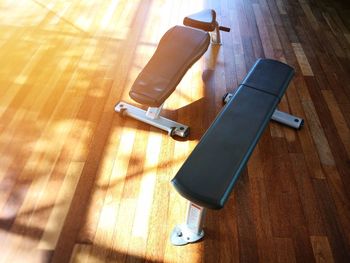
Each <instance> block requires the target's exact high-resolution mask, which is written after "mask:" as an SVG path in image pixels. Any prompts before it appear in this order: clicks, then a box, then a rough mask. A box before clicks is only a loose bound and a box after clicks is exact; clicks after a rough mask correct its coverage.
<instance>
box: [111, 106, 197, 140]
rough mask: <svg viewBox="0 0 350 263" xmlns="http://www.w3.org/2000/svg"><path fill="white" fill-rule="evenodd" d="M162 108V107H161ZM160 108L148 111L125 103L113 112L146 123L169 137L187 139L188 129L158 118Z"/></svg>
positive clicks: (116, 107) (160, 117) (179, 124)
mask: <svg viewBox="0 0 350 263" xmlns="http://www.w3.org/2000/svg"><path fill="white" fill-rule="evenodd" d="M161 107H162V106H161ZM161 107H159V108H153V107H150V108H148V111H145V110H142V109H140V108H137V107H135V106H133V105H130V104H128V103H125V102H119V103H118V104H117V105H116V106H115V108H114V110H115V111H116V112H119V113H121V114H122V115H125V116H130V117H132V118H134V119H136V120H139V121H142V122H145V123H148V124H150V125H152V126H154V127H157V128H159V129H162V130H164V131H167V132H168V134H169V135H170V136H174V135H177V136H179V137H187V136H188V134H189V131H190V128H189V127H188V126H186V125H184V124H181V123H178V122H175V121H172V120H169V119H167V118H164V117H162V116H159V114H160V111H161Z"/></svg>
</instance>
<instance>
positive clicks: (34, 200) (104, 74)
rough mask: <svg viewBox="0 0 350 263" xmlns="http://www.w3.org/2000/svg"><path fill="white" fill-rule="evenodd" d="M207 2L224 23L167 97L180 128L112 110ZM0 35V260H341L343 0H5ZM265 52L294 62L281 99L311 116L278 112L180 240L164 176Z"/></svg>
mask: <svg viewBox="0 0 350 263" xmlns="http://www.w3.org/2000/svg"><path fill="white" fill-rule="evenodd" d="M204 8H214V9H215V10H216V11H217V13H218V20H219V22H221V24H223V25H225V26H230V27H231V29H232V30H231V32H230V33H223V34H222V38H223V45H222V46H211V47H210V48H209V50H208V51H207V52H206V54H205V55H204V56H203V57H202V58H201V59H200V60H199V61H198V62H197V63H196V64H195V65H194V66H193V67H192V68H191V69H190V70H189V72H188V73H187V74H186V76H185V77H184V79H183V81H182V82H181V83H180V85H179V86H178V88H177V89H176V91H175V92H174V94H173V95H172V96H171V97H170V98H169V100H167V102H166V105H165V110H164V115H165V116H168V117H170V118H173V119H175V120H178V121H180V122H183V123H186V124H188V125H189V126H191V135H190V137H189V139H188V140H174V139H172V138H170V137H168V136H167V135H166V134H165V133H164V132H161V131H159V130H157V129H155V128H150V127H149V126H148V125H145V124H141V123H139V122H137V121H135V120H132V119H129V118H122V117H120V116H119V115H118V114H117V113H115V112H114V105H115V104H116V103H117V102H118V101H119V100H121V99H122V100H125V101H128V102H132V101H131V99H130V98H129V97H128V91H129V89H130V86H131V85H132V83H133V81H134V79H135V78H136V76H137V74H138V72H140V70H141V69H142V68H143V67H144V65H145V64H146V62H147V61H148V59H149V58H150V56H151V55H152V54H153V52H154V50H155V48H156V46H157V43H158V41H159V39H160V37H161V36H162V35H163V34H164V32H165V31H166V30H167V29H169V28H170V27H171V26H173V25H175V24H181V23H182V19H183V17H184V16H185V15H187V14H190V13H192V12H195V11H199V10H201V9H204ZM0 47H1V48H0V61H1V68H0V120H1V121H0V261H1V262H26V263H28V262H143V261H148V262H350V194H349V188H350V3H349V2H348V1H346V0H343V1H340V0H338V1H331V0H299V1H294V0H221V1H216V0H211V1H206V0H196V1H186V0H182V1H177V0H168V1H166V0H99V1H86V0H85V1H84V0H71V1H63V0H18V1H12V0H0ZM259 57H268V58H274V59H278V60H280V61H283V62H287V63H288V64H289V65H291V66H293V67H294V68H295V69H296V76H295V78H294V80H293V82H292V84H291V85H290V87H289V89H288V91H287V94H286V96H285V97H284V99H283V100H282V102H281V104H280V109H282V110H285V111H288V112H291V113H292V114H294V115H297V116H301V117H303V118H305V127H304V128H303V129H302V130H300V131H295V130H292V129H290V128H287V127H283V126H281V125H279V124H276V123H272V122H271V123H270V125H269V127H268V128H267V130H266V132H265V133H264V136H263V138H262V139H261V140H260V142H259V144H258V146H257V148H256V149H255V151H254V154H253V156H252V158H251V159H250V161H249V165H248V168H247V171H246V172H245V173H244V174H243V175H242V176H241V177H240V179H239V181H238V183H237V184H236V186H235V190H234V191H233V193H232V195H231V198H230V199H229V201H228V203H227V204H226V206H225V208H224V209H222V210H220V211H209V212H208V214H207V218H206V228H205V231H206V237H205V239H204V240H203V241H202V242H199V243H196V244H193V245H189V246H185V247H174V246H172V245H171V244H170V242H169V236H170V233H171V230H172V228H173V227H174V226H175V224H177V223H181V222H182V221H183V219H184V216H185V210H186V201H185V200H184V199H183V198H182V197H180V195H179V194H178V193H177V192H176V191H175V189H174V188H173V187H172V186H171V184H170V180H171V178H173V176H174V175H175V173H176V171H177V170H178V169H179V167H180V166H181V164H182V163H183V162H184V160H185V159H186V157H187V156H188V155H189V153H190V152H191V150H192V149H193V148H194V147H195V145H196V144H197V143H198V141H199V139H200V137H201V136H202V135H203V133H204V131H205V130H206V129H207V128H208V126H209V125H210V123H211V121H212V120H213V118H214V117H215V116H216V114H217V113H218V112H219V111H220V109H221V107H222V105H221V98H222V95H224V94H225V93H226V92H227V91H234V89H235V88H236V87H237V85H238V84H239V83H240V81H241V80H242V79H243V77H244V76H245V74H246V73H247V71H248V70H249V69H250V67H251V66H252V65H253V63H254V62H255V60H256V59H257V58H259ZM169 63H171V61H169ZM232 136H235V134H234V131H232ZM214 176H215V175H214Z"/></svg>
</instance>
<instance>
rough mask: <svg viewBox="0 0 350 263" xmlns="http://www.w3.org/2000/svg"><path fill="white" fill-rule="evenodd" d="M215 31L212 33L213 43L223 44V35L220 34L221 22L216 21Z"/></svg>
mask: <svg viewBox="0 0 350 263" xmlns="http://www.w3.org/2000/svg"><path fill="white" fill-rule="evenodd" d="M214 32H215V33H210V35H211V43H213V44H215V45H221V35H220V27H219V24H218V23H217V22H216V26H215V31H214Z"/></svg>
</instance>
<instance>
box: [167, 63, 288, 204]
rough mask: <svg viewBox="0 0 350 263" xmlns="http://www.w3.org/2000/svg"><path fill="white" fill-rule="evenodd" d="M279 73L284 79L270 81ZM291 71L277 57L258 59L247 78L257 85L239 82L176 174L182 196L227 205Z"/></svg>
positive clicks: (175, 185) (176, 183)
mask: <svg viewBox="0 0 350 263" xmlns="http://www.w3.org/2000/svg"><path fill="white" fill-rule="evenodd" d="M276 63H277V64H276ZM276 65H278V66H276ZM255 69H258V71H256V70H255ZM257 72H258V73H257ZM280 72H284V73H286V74H285V75H284V79H283V78H281V77H277V78H275V81H276V82H278V83H273V84H272V85H270V84H271V79H270V77H273V76H274V75H275V74H276V73H277V74H279V73H280ZM287 73H288V74H287ZM293 74H294V70H293V68H291V67H289V66H288V65H286V64H283V63H280V62H277V61H274V60H268V59H261V60H258V61H257V62H256V64H255V65H254V66H253V68H252V70H251V71H250V72H249V73H248V75H247V77H246V78H245V81H244V83H249V84H254V85H253V86H254V88H251V87H249V86H245V85H243V84H241V85H240V87H239V88H238V90H237V92H236V93H235V95H234V96H233V98H232V99H231V100H230V101H229V102H228V103H227V104H226V105H225V107H224V108H223V109H222V111H221V112H220V113H219V115H218V116H217V118H216V119H215V120H214V122H213V123H212V125H211V126H210V127H209V129H208V130H207V131H206V133H205V134H204V135H203V137H202V139H201V140H200V142H199V143H198V145H197V146H196V147H195V149H194V150H193V152H192V153H191V154H190V156H189V157H188V159H187V160H186V161H185V163H184V164H183V166H182V167H181V168H180V170H179V171H178V173H177V174H176V176H175V177H174V178H173V180H172V184H173V185H174V187H175V188H176V190H177V191H178V192H179V193H180V194H181V195H182V196H183V197H185V198H186V199H188V200H189V201H191V202H193V203H196V204H198V205H200V206H203V207H206V208H211V209H220V208H222V207H223V206H224V204H225V202H226V201H227V199H228V197H229V194H230V193H231V191H232V188H233V186H234V184H235V182H236V180H237V178H238V177H239V175H240V173H241V172H242V170H243V169H244V168H245V166H246V163H247V161H248V159H249V157H250V155H251V153H252V152H253V150H254V148H255V146H256V144H257V142H258V141H259V138H260V136H261V135H262V133H263V131H264V130H265V128H266V126H267V124H268V122H269V120H270V118H271V116H272V114H273V112H274V110H275V109H276V107H277V105H278V103H279V101H280V98H281V96H283V94H284V92H285V90H286V88H287V87H288V84H289V81H290V79H291V78H292V76H293ZM260 75H262V76H260ZM276 87H278V88H276ZM275 92H276V94H277V95H275V94H274V93H275Z"/></svg>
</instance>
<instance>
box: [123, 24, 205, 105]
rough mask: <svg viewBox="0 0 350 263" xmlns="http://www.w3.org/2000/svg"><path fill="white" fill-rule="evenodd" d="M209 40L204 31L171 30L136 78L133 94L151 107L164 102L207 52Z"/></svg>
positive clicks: (132, 88)
mask: <svg viewBox="0 0 350 263" xmlns="http://www.w3.org/2000/svg"><path fill="white" fill-rule="evenodd" d="M209 43H210V36H209V34H208V33H207V32H204V31H202V30H198V29H195V28H189V27H183V26H175V27H173V28H171V29H169V30H168V31H167V32H166V33H165V34H164V36H163V37H162V38H161V40H160V42H159V44H158V47H157V49H156V51H155V53H154V54H153V56H152V57H151V59H150V61H149V62H148V63H147V65H146V66H145V67H144V69H143V70H142V71H141V73H140V74H139V75H138V77H137V78H136V80H135V82H134V84H133V85H132V87H131V90H130V92H129V95H130V97H131V98H132V99H134V100H135V101H136V102H138V103H140V104H143V105H147V106H148V107H159V106H160V105H162V104H163V102H164V101H165V100H166V99H167V98H168V97H169V96H170V95H171V93H173V91H174V90H175V88H176V86H177V85H178V84H179V82H180V81H181V79H182V77H183V76H184V75H185V73H186V72H187V70H188V69H189V68H190V67H191V66H192V65H193V64H194V63H195V62H196V61H197V60H198V59H199V58H200V57H201V56H202V55H203V54H204V53H205V51H206V50H207V49H208V46H209Z"/></svg>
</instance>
